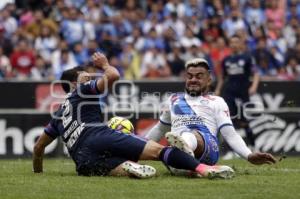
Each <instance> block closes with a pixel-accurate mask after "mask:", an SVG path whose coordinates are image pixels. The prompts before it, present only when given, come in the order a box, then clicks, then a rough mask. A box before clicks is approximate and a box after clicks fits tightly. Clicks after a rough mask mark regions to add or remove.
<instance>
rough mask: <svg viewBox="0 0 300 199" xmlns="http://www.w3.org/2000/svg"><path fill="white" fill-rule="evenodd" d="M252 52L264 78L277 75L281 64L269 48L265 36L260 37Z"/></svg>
mask: <svg viewBox="0 0 300 199" xmlns="http://www.w3.org/2000/svg"><path fill="white" fill-rule="evenodd" d="M252 54H253V56H254V58H255V61H256V65H257V67H258V71H259V73H260V76H261V77H262V78H265V79H266V78H270V77H274V76H276V75H277V71H278V69H279V67H280V65H279V63H278V61H277V60H276V59H275V57H274V56H273V55H272V54H271V52H270V51H269V50H268V48H267V45H266V39H265V38H260V39H259V41H258V45H257V47H256V49H255V50H254V51H253V52H252Z"/></svg>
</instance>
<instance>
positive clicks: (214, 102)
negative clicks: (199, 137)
mask: <svg viewBox="0 0 300 199" xmlns="http://www.w3.org/2000/svg"><path fill="white" fill-rule="evenodd" d="M160 122H161V123H163V124H167V125H171V131H172V132H177V133H181V132H188V131H191V130H192V129H196V130H199V131H201V132H202V133H210V134H212V135H214V136H217V134H218V132H219V130H220V128H222V127H223V126H226V125H232V121H231V119H230V114H229V109H228V106H227V104H226V102H225V101H224V99H223V98H222V97H219V96H214V95H205V96H196V97H192V96H190V95H188V94H186V93H180V94H177V93H176V94H173V95H171V96H170V97H169V98H168V100H167V102H166V103H165V104H164V106H163V109H162V114H161V116H160Z"/></svg>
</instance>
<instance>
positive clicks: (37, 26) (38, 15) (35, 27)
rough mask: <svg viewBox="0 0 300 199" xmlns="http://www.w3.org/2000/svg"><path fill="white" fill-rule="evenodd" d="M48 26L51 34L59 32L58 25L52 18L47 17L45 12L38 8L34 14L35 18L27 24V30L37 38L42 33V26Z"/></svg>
mask: <svg viewBox="0 0 300 199" xmlns="http://www.w3.org/2000/svg"><path fill="white" fill-rule="evenodd" d="M44 26H47V27H48V28H49V32H51V34H57V33H58V26H57V24H56V23H55V22H54V21H53V20H52V19H51V18H45V16H44V13H43V12H42V11H41V10H36V11H35V12H34V14H33V18H32V20H31V21H30V22H28V24H27V25H26V26H25V31H26V32H27V33H28V34H29V35H28V36H29V37H30V38H36V37H38V36H40V35H41V31H43V29H42V28H41V27H44Z"/></svg>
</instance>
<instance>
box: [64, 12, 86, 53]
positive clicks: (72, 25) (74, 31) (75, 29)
mask: <svg viewBox="0 0 300 199" xmlns="http://www.w3.org/2000/svg"><path fill="white" fill-rule="evenodd" d="M84 23H85V22H84V20H83V19H81V18H79V11H78V10H77V9H76V8H74V7H71V8H69V9H68V15H67V18H63V19H62V21H61V24H60V32H61V33H62V35H63V37H64V39H65V40H66V41H67V43H68V45H69V46H70V47H71V49H72V48H73V47H74V45H75V44H76V43H78V42H82V40H83V39H84V36H85V35H84V34H85V29H84Z"/></svg>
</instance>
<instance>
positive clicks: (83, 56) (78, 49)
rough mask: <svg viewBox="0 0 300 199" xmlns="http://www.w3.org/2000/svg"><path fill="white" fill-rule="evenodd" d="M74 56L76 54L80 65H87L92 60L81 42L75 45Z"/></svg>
mask: <svg viewBox="0 0 300 199" xmlns="http://www.w3.org/2000/svg"><path fill="white" fill-rule="evenodd" d="M73 54H74V57H75V60H76V62H77V63H78V64H79V65H85V64H87V62H88V60H89V58H90V57H89V54H88V51H87V48H85V47H84V46H83V44H82V43H80V42H78V43H76V44H75V45H74V49H73Z"/></svg>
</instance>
